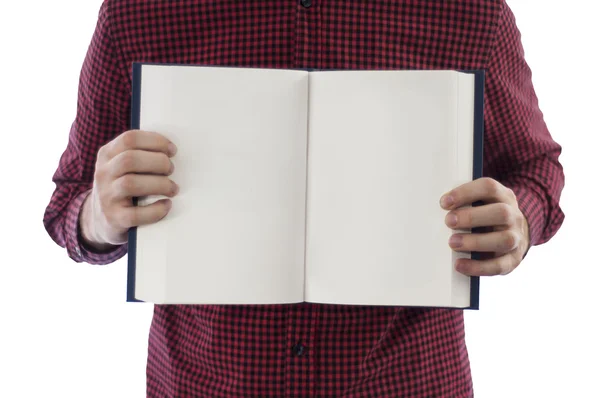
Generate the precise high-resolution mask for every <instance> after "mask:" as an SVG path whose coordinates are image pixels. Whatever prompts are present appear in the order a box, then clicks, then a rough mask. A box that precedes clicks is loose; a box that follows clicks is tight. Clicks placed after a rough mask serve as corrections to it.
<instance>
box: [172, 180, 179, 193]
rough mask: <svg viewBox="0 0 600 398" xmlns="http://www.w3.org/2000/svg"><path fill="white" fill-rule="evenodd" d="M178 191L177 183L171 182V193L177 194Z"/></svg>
mask: <svg viewBox="0 0 600 398" xmlns="http://www.w3.org/2000/svg"><path fill="white" fill-rule="evenodd" d="M177 193H179V185H177V184H176V183H175V182H173V195H177Z"/></svg>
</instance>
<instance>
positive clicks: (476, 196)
mask: <svg viewBox="0 0 600 398" xmlns="http://www.w3.org/2000/svg"><path fill="white" fill-rule="evenodd" d="M477 201H482V202H483V203H484V204H483V205H482V206H476V207H466V208H461V207H463V206H469V205H471V204H472V203H473V202H477ZM440 205H441V206H442V208H443V209H445V210H450V211H449V212H448V214H447V215H446V225H447V226H448V227H450V228H452V229H471V228H476V227H484V229H485V230H486V231H488V230H489V232H485V233H455V234H453V235H452V236H451V237H450V240H449V242H448V243H449V245H450V247H451V248H452V249H453V250H455V251H460V252H482V253H484V255H486V257H485V259H484V260H471V259H466V258H460V259H458V260H457V262H456V264H455V266H456V269H457V271H459V272H461V273H463V274H465V275H473V276H491V275H506V274H508V273H510V272H512V271H513V270H514V269H515V268H516V267H517V266H518V265H519V263H520V262H521V260H522V259H523V256H524V255H525V253H526V252H527V250H528V248H529V225H528V224H527V220H526V218H525V216H524V215H523V213H522V212H521V210H520V209H519V204H518V202H517V198H516V196H515V194H514V193H513V191H512V190H511V189H509V188H507V187H505V186H504V185H502V184H501V183H499V182H498V181H496V180H494V179H491V178H479V179H477V180H475V181H472V182H469V183H466V184H463V185H461V186H459V187H458V188H455V189H453V190H451V191H450V192H448V193H446V194H445V195H443V196H442V198H441V199H440Z"/></svg>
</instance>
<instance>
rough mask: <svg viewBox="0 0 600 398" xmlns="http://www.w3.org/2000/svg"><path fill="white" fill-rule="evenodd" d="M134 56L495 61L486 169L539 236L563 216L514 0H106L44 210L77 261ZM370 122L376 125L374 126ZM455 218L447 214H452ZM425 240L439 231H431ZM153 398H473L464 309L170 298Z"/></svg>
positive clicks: (155, 337) (436, 65)
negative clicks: (81, 229)
mask: <svg viewBox="0 0 600 398" xmlns="http://www.w3.org/2000/svg"><path fill="white" fill-rule="evenodd" d="M134 61H142V62H169V63H182V64H190V63H194V64H204V65H214V66H227V65H234V66H247V67H265V68H316V69H363V70H364V69H485V70H486V83H485V118H484V123H485V161H484V174H485V175H486V176H490V177H493V178H495V179H497V180H499V181H500V182H502V183H503V184H505V185H507V186H509V187H510V188H512V189H513V190H514V191H515V193H516V195H517V197H518V199H519V203H520V206H521V209H522V211H523V213H524V214H525V216H526V217H527V219H528V220H529V223H530V229H531V242H532V244H541V243H543V242H546V241H547V240H548V239H550V238H551V237H552V236H553V235H554V233H555V232H556V231H557V229H558V228H559V227H560V225H561V223H562V220H563V217H564V216H563V213H562V211H561V210H560V207H559V204H558V201H559V196H560V192H561V190H562V187H563V184H564V176H563V172H562V167H561V165H560V164H559V162H558V156H559V154H560V151H561V147H560V146H559V145H558V144H557V143H555V142H554V141H553V140H552V138H551V136H550V134H549V132H548V130H547V128H546V124H545V123H544V120H543V115H542V112H541V111H540V109H539V108H538V102H537V97H536V94H535V91H534V88H533V85H532V80H531V71H530V69H529V67H528V65H527V63H526V61H525V58H524V51H523V47H522V44H521V38H520V33H519V30H518V28H517V25H516V21H515V17H514V15H513V13H512V11H511V10H510V8H509V7H508V6H507V4H506V3H505V1H504V0H398V1H384V0H369V1H366V0H365V1H341V0H298V1H290V0H287V1H282V0H277V1H275V0H262V1H232V0H228V1H201V0H185V1H184V0H171V1H166V0H163V1H161V0H152V1H150V0H127V1H125V0H106V1H105V2H104V3H103V4H102V6H101V9H100V12H99V18H98V23H97V27H96V30H95V33H94V35H93V38H92V40H91V44H90V46H89V51H88V53H87V56H86V58H85V60H84V64H83V68H82V71H81V79H80V85H79V96H78V108H77V115H76V118H75V121H74V123H73V125H72V128H71V131H70V135H69V142H68V146H67V148H66V150H65V151H64V153H63V154H62V157H61V159H60V164H59V166H58V169H57V170H56V172H55V174H54V176H53V181H54V182H55V183H56V190H55V192H54V193H53V195H52V198H51V200H50V203H49V205H48V207H47V209H46V212H45V214H44V225H45V227H46V229H47V231H48V233H49V234H50V236H51V237H52V238H53V239H54V240H55V241H56V242H57V243H58V244H59V245H61V246H63V247H65V248H66V250H67V253H68V255H69V257H70V258H72V259H73V260H74V261H77V262H83V261H85V262H88V263H91V264H107V263H110V262H113V261H115V260H117V259H119V258H121V257H122V256H124V255H125V254H126V250H127V248H126V246H120V247H118V248H116V249H115V250H113V251H112V252H110V253H96V252H94V251H93V250H90V248H87V247H84V246H83V245H82V244H81V242H80V240H79V239H78V224H77V220H78V214H79V210H80V207H81V204H82V201H83V199H84V198H85V196H86V195H87V194H88V192H89V189H90V188H91V185H92V181H93V175H94V164H95V159H96V155H97V152H98V149H99V147H100V146H102V145H104V144H105V143H107V142H108V141H110V140H112V139H114V138H115V137H116V136H117V135H118V134H120V133H122V132H124V131H126V130H128V128H129V120H130V118H129V114H130V98H131V67H132V63H133V62H134ZM365 134H368V131H366V132H365ZM440 222H443V220H440ZM424 238H426V237H424ZM154 308H155V310H154V318H153V322H152V326H151V329H150V336H149V349H148V351H149V352H148V366H147V394H148V397H160V398H165V397H211V398H217V397H346V398H350V397H353V398H358V397H451V398H460V397H470V396H472V395H473V388H472V382H471V374H470V365H469V359H468V354H467V349H466V346H465V335H464V323H463V313H462V312H461V311H459V310H445V309H425V308H399V307H369V306H341V305H320V304H308V303H302V304H294V305H265V306H254V305H249V306H218V305H210V306H206V305H195V306H176V305H156V306H155V307H154Z"/></svg>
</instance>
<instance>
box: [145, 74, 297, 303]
mask: <svg viewBox="0 0 600 398" xmlns="http://www.w3.org/2000/svg"><path fill="white" fill-rule="evenodd" d="M307 90H308V74H307V72H304V71H290V70H269V69H248V68H218V67H204V66H182V65H180V66H175V65H143V66H142V71H141V95H140V98H141V100H140V128H141V129H142V130H149V131H154V132H157V133H160V134H163V135H164V136H166V137H167V138H169V139H170V140H172V141H173V142H174V143H175V144H176V145H177V147H178V152H177V154H176V155H175V157H173V158H172V161H173V163H174V164H175V172H174V173H173V174H172V176H171V178H172V179H173V180H174V181H175V182H176V183H177V184H178V185H179V186H180V192H179V194H178V195H177V196H175V197H174V198H173V207H172V209H171V211H170V213H169V214H168V215H167V216H166V217H165V218H164V219H162V220H161V221H159V222H158V223H156V224H153V225H149V226H142V227H139V228H138V229H137V239H136V244H137V250H136V256H137V258H136V278H135V281H136V289H135V290H136V298H137V299H139V300H143V301H150V302H157V301H160V302H164V303H173V304H268V303H290V302H301V301H303V293H304V292H303V289H304V243H305V242H304V238H305V196H306V191H305V190H306V146H307V95H308V93H307ZM158 199H159V197H146V198H141V199H140V202H139V204H140V205H146V204H149V203H151V202H153V201H156V200H158ZM161 296H163V298H164V300H163V299H162V298H161ZM153 298H158V300H157V299H153Z"/></svg>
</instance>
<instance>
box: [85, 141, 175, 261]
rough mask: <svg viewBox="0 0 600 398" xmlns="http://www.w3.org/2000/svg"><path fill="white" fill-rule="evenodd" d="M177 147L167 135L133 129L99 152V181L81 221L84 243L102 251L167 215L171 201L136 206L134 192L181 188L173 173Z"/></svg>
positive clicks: (170, 194) (142, 193)
mask: <svg viewBox="0 0 600 398" xmlns="http://www.w3.org/2000/svg"><path fill="white" fill-rule="evenodd" d="M176 151H177V149H176V147H175V145H174V144H173V143H171V142H170V141H169V140H168V139H167V138H165V137H164V136H162V135H160V134H157V133H152V132H148V131H141V130H129V131H126V132H124V133H123V134H121V135H119V136H118V137H117V138H115V139H114V140H112V141H111V142H109V143H108V144H106V145H104V146H103V147H102V148H100V150H99V151H98V157H97V160H96V170H95V174H94V184H93V186H92V190H91V192H90V194H89V195H88V196H87V197H86V199H85V201H84V203H83V207H82V209H81V213H80V218H79V226H80V231H81V236H82V238H83V240H84V242H85V243H86V244H87V245H89V246H92V247H93V248H95V249H96V250H99V251H102V250H107V249H110V248H111V247H112V246H115V245H122V244H124V243H126V242H127V231H128V230H129V228H131V227H135V226H138V225H144V224H152V223H155V222H157V221H159V220H161V219H162V218H163V217H165V216H166V215H167V213H168V212H169V210H170V209H171V200H170V199H163V200H159V201H157V202H155V203H152V204H150V205H148V206H133V202H132V197H134V196H146V195H164V196H168V197H173V196H175V195H176V194H177V192H178V191H179V188H178V186H177V184H175V182H174V181H172V180H171V179H170V178H169V177H167V176H169V175H171V174H172V173H173V169H174V165H173V162H171V160H170V158H171V157H172V156H174V155H175V153H176Z"/></svg>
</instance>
